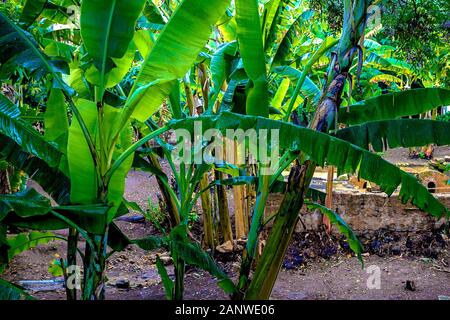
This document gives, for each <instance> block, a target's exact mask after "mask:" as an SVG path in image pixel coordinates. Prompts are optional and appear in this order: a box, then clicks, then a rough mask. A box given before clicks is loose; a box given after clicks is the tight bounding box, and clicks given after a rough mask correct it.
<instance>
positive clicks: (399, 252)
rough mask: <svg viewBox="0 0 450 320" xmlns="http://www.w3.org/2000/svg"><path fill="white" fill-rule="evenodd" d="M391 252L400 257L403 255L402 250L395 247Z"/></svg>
mask: <svg viewBox="0 0 450 320" xmlns="http://www.w3.org/2000/svg"><path fill="white" fill-rule="evenodd" d="M391 252H392V254H393V255H395V256H399V255H400V254H401V253H402V249H400V247H393V248H392V249H391Z"/></svg>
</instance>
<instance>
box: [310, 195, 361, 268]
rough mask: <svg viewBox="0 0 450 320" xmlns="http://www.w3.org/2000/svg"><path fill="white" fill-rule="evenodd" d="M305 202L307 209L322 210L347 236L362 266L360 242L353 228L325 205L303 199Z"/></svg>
mask: <svg viewBox="0 0 450 320" xmlns="http://www.w3.org/2000/svg"><path fill="white" fill-rule="evenodd" d="M305 204H306V206H307V207H308V209H309V210H315V209H319V210H320V212H322V214H324V215H325V216H327V217H328V219H330V222H331V223H332V224H334V225H336V226H337V228H338V229H339V232H340V233H342V234H343V235H344V236H345V237H346V238H347V242H348V245H349V246H350V249H352V250H353V252H354V253H355V254H356V256H357V257H358V259H359V261H360V262H361V264H362V265H363V266H364V262H363V259H362V255H361V253H362V251H363V247H362V245H361V242H359V240H358V238H357V237H356V235H355V234H354V233H353V230H352V229H351V228H350V227H349V225H348V224H347V223H346V222H345V221H344V219H342V218H341V216H340V215H338V214H337V213H336V212H334V211H333V210H331V209H329V208H327V207H325V206H322V205H320V204H318V203H314V202H310V201H305Z"/></svg>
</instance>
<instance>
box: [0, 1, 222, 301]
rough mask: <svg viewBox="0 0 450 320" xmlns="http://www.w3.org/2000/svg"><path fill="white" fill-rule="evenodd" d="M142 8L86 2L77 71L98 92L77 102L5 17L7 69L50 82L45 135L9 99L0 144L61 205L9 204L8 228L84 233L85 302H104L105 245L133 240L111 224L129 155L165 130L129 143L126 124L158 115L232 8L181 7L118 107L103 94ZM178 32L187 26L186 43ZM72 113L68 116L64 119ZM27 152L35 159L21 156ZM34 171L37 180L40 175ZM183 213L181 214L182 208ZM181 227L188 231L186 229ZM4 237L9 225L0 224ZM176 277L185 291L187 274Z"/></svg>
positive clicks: (54, 65)
mask: <svg viewBox="0 0 450 320" xmlns="http://www.w3.org/2000/svg"><path fill="white" fill-rule="evenodd" d="M144 3H145V1H143V0H142V1H134V2H133V3H132V4H130V3H129V2H127V1H112V2H109V1H95V0H86V1H83V2H82V5H81V17H80V28H81V39H82V43H81V46H82V48H81V49H82V50H85V52H86V55H85V56H84V57H83V69H82V70H81V72H80V71H79V70H77V69H75V70H72V71H73V72H75V75H77V74H78V77H81V80H82V82H84V83H86V82H87V83H88V84H89V85H88V89H91V88H92V93H93V94H91V95H88V96H87V98H79V97H77V96H76V94H77V92H76V91H75V90H74V89H73V88H71V87H69V85H68V84H67V83H66V82H65V81H64V78H63V77H62V75H61V74H62V73H68V72H69V70H68V66H67V63H65V62H64V61H62V62H61V61H59V60H54V59H53V58H51V57H50V56H48V55H47V54H46V53H44V52H43V51H42V50H41V48H40V46H39V44H38V43H37V42H36V41H35V40H34V39H33V37H32V36H31V35H30V34H29V33H28V32H26V31H25V30H23V29H22V28H21V27H19V25H18V24H16V23H14V22H13V21H11V20H10V19H9V18H8V17H7V16H5V15H4V14H3V13H2V14H1V15H0V24H1V28H0V29H1V31H0V32H1V34H0V38H1V39H2V40H1V44H2V49H3V48H5V49H6V48H8V51H5V52H7V54H6V55H2V59H4V60H2V66H3V63H4V62H5V63H6V64H10V65H20V66H21V67H23V68H25V69H27V70H28V72H30V73H32V74H33V75H34V76H36V77H38V76H39V77H42V76H46V77H48V79H49V80H51V81H52V82H51V83H52V88H51V89H50V92H51V93H50V98H49V104H48V110H47V112H46V115H45V120H46V121H45V122H46V123H45V125H46V137H42V136H41V135H40V134H38V133H37V132H35V131H34V130H33V129H32V128H31V127H30V126H29V125H27V124H26V123H24V121H23V120H21V119H20V114H18V113H17V112H16V110H15V106H14V105H13V104H12V103H7V104H6V106H5V107H4V108H2V110H1V111H2V112H1V113H0V114H1V116H2V126H1V134H2V137H5V139H3V138H2V141H1V144H2V146H1V153H2V156H3V157H4V158H6V159H7V160H8V161H10V162H11V163H12V164H13V165H15V166H17V167H20V168H21V169H23V170H25V171H26V172H28V173H29V174H30V176H33V178H34V179H36V180H37V182H38V183H40V184H41V185H42V186H43V187H44V189H45V190H46V191H47V192H49V194H50V195H51V196H53V197H54V199H55V200H57V201H59V202H58V205H59V206H57V207H52V206H48V205H46V206H44V208H42V210H37V209H39V208H41V207H42V206H35V207H34V209H36V210H35V212H34V213H27V214H24V213H23V212H22V211H19V210H18V209H19V208H20V206H11V205H10V206H6V207H5V209H4V210H2V215H1V219H2V220H1V221H2V225H3V224H5V225H8V224H10V223H11V224H16V225H18V224H20V225H22V226H26V227H29V228H39V229H41V228H43V229H45V230H53V229H55V228H67V227H69V228H71V229H72V230H75V231H76V232H77V233H79V234H80V235H81V236H83V237H84V238H85V240H86V242H87V245H86V250H85V252H84V256H83V265H84V278H83V291H82V298H83V299H103V298H104V289H105V277H104V270H105V265H106V259H107V257H108V252H107V247H108V245H109V246H110V247H111V248H113V249H114V248H116V249H117V248H123V246H124V245H126V244H127V241H126V240H124V236H123V234H121V233H120V230H118V228H117V227H116V226H115V224H114V222H113V220H114V219H115V218H116V217H117V216H119V215H121V214H123V213H125V212H126V210H124V203H123V200H122V196H123V191H124V185H125V177H126V174H127V172H128V171H129V169H130V168H131V165H132V162H133V154H134V152H135V151H136V149H138V148H139V147H140V146H142V145H144V144H145V143H146V142H148V141H149V140H151V139H153V138H155V137H157V136H158V135H159V134H160V133H161V132H163V131H164V130H163V129H164V128H158V129H156V130H152V131H151V132H150V133H149V134H148V135H147V136H145V137H143V138H142V139H141V140H139V141H137V142H136V143H134V144H133V143H132V137H131V127H130V121H131V119H136V120H140V121H144V120H146V119H147V118H149V117H150V116H151V115H152V114H154V113H155V111H157V109H158V108H159V106H160V104H161V102H162V100H163V99H164V98H165V97H166V95H167V94H168V91H170V90H172V88H173V87H174V86H175V84H176V83H178V79H179V78H181V77H182V76H183V75H184V74H185V73H186V72H187V71H188V69H189V67H190V66H191V65H192V63H193V62H194V61H195V59H196V58H197V56H198V54H199V53H200V51H201V50H202V49H203V47H204V44H205V43H206V41H207V40H208V37H209V35H210V33H211V30H212V29H211V26H212V25H214V23H215V22H216V21H217V20H218V18H219V17H220V15H221V14H222V13H223V12H225V9H226V7H227V6H228V1H223V0H222V1H192V0H186V1H183V2H182V3H181V4H180V6H179V8H178V10H177V11H176V12H175V13H174V14H173V16H172V17H171V18H170V20H169V22H168V23H167V25H166V27H165V28H164V30H163V31H162V32H161V34H160V35H159V36H158V39H157V41H156V42H155V43H154V45H153V46H152V48H151V49H150V50H148V54H147V55H146V57H145V59H144V61H143V62H142V66H141V70H140V73H139V75H138V77H137V80H136V82H135V83H134V86H133V88H132V89H131V92H130V93H129V95H128V98H127V99H126V100H125V102H124V103H123V104H122V105H120V106H119V107H118V108H117V106H116V107H112V106H111V105H108V104H107V103H106V101H107V99H106V97H107V95H108V92H110V91H109V89H110V88H112V87H115V86H117V85H118V84H119V83H120V81H121V80H122V78H123V77H124V76H125V74H126V73H127V72H128V70H129V69H130V67H131V64H132V62H133V60H134V56H135V51H136V49H135V48H136V47H135V45H136V44H135V43H134V35H135V25H136V21H137V19H138V18H139V16H140V15H141V13H142V10H143V8H144ZM199 12H201V13H202V15H203V17H204V19H202V20H201V23H199V21H196V16H197V14H198V13H199ZM99 17H101V19H100V18H99ZM194 22H195V23H194ZM186 26H189V27H186ZM180 30H183V36H182V37H181V32H180ZM147 45H150V44H149V43H148V44H147ZM169 53H172V54H174V58H173V59H168V57H167V54H169ZM175 55H176V56H175ZM180 57H182V58H180ZM169 61H171V62H170V63H168V62H169ZM174 61H176V63H175V64H173V62H174ZM30 62H32V63H30ZM3 100H4V99H2V101H3ZM68 110H69V111H70V115H71V117H68V116H67V111H68ZM69 120H70V123H69ZM61 123H63V124H64V125H63V126H61ZM66 124H67V125H66ZM46 138H47V139H46ZM49 140H52V141H51V142H50V141H49ZM56 142H57V143H56ZM21 154H23V155H24V156H25V157H27V155H32V157H31V158H30V157H28V158H24V156H22V157H20V155H21ZM33 169H35V171H36V169H37V170H38V174H36V175H34V172H33V171H32V170H33ZM49 173H51V175H49ZM56 177H58V179H55V178H56ZM20 196H21V195H19V194H16V195H13V197H15V198H17V197H20ZM24 196H26V195H24ZM1 201H2V203H5V204H6V203H11V199H9V197H7V196H2V198H1ZM35 202H36V201H35ZM35 202H33V203H35ZM21 203H23V201H22V202H21ZM186 205H188V204H186ZM181 208H185V207H180V208H179V209H181ZM30 212H33V210H31V211H30ZM179 212H180V215H181V213H182V212H185V211H180V210H179ZM180 221H182V220H181V219H180ZM180 223H181V222H180ZM176 230H182V227H181V225H180V227H179V228H178V229H176ZM3 231H4V232H6V229H4V228H2V232H3ZM174 234H175V232H174ZM177 234H179V233H177ZM117 235H119V237H118V238H117V237H116V236H117ZM76 238H77V237H73V239H75V240H74V241H75V245H73V244H72V245H69V247H72V248H73V247H75V248H76V247H77V246H76ZM1 239H3V238H1ZM183 239H184V238H183ZM179 251H180V250H178V251H177V252H179ZM179 256H180V258H179V261H180V262H179V265H178V268H179V269H180V273H181V274H183V273H184V260H187V262H190V263H193V262H192V261H194V262H195V257H194V258H192V257H191V258H189V256H187V257H186V258H185V257H184V256H183V255H181V254H179ZM179 279H180V280H178V282H179V283H180V284H179V285H182V281H183V276H181V278H179ZM176 292H180V293H181V292H182V290H181V289H180V290H177V291H176ZM180 297H181V296H179V297H178V298H180Z"/></svg>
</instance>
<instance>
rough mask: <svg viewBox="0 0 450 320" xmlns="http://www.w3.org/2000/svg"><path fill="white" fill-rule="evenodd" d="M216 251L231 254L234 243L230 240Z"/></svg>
mask: <svg viewBox="0 0 450 320" xmlns="http://www.w3.org/2000/svg"><path fill="white" fill-rule="evenodd" d="M216 250H217V251H219V252H220V253H229V252H233V242H232V241H230V240H228V241H227V242H225V243H222V244H221V245H219V246H217V247H216Z"/></svg>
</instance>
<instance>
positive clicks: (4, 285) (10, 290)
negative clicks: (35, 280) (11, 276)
mask: <svg viewBox="0 0 450 320" xmlns="http://www.w3.org/2000/svg"><path fill="white" fill-rule="evenodd" d="M0 300H34V298H33V297H32V296H30V295H29V294H28V293H26V292H25V290H24V289H23V288H21V287H19V286H17V285H14V284H12V283H10V282H8V281H5V280H3V279H0Z"/></svg>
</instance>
